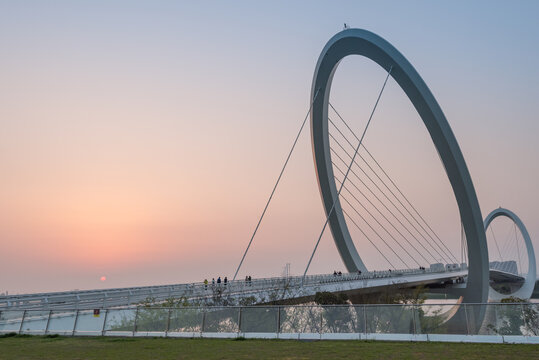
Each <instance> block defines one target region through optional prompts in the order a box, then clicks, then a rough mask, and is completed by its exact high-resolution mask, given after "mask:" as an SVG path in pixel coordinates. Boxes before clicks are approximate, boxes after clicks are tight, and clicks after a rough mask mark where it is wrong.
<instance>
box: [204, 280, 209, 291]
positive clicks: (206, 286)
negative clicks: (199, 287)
mask: <svg viewBox="0 0 539 360" xmlns="http://www.w3.org/2000/svg"><path fill="white" fill-rule="evenodd" d="M204 290H208V279H204Z"/></svg>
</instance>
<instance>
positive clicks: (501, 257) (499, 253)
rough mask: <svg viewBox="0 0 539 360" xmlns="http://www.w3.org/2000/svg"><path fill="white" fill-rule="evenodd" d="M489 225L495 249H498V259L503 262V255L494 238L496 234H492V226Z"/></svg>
mask: <svg viewBox="0 0 539 360" xmlns="http://www.w3.org/2000/svg"><path fill="white" fill-rule="evenodd" d="M489 227H490V233H491V234H492V237H493V238H494V244H496V249H497V250H498V255H500V260H501V261H502V262H503V256H502V253H501V252H500V248H499V247H498V241H497V240H496V235H494V230H492V226H489Z"/></svg>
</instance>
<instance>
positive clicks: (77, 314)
mask: <svg viewBox="0 0 539 360" xmlns="http://www.w3.org/2000/svg"><path fill="white" fill-rule="evenodd" d="M77 320H79V310H77V312H76V313H75V321H74V322H73V331H72V332H71V336H75V329H77Z"/></svg>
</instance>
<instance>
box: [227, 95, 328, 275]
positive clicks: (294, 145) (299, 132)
mask: <svg viewBox="0 0 539 360" xmlns="http://www.w3.org/2000/svg"><path fill="white" fill-rule="evenodd" d="M319 92H320V89H318V90H316V93H315V95H314V98H313V101H312V102H311V104H310V105H309V110H308V111H307V115H305V119H303V122H302V123H301V127H300V128H299V131H298V134H297V135H296V138H295V139H294V143H293V144H292V148H291V149H290V152H289V153H288V156H287V157H286V161H285V162H284V165H283V168H282V169H281V173H280V174H279V177H278V178H277V181H276V182H275V186H273V190H272V191H271V194H270V196H269V199H268V201H267V202H266V206H265V207H264V211H262V215H261V216H260V219H258V223H257V224H256V227H255V230H254V232H253V235H252V236H251V240H249V244H248V245H247V248H246V249H245V252H244V253H243V256H242V258H241V261H240V264H239V265H238V268H237V269H236V273H235V274H234V278H233V279H232V280H236V276H237V275H238V272H239V271H240V268H241V265H242V264H243V260H245V256H246V255H247V252H248V251H249V248H250V247H251V244H252V242H253V239H254V238H255V235H256V232H257V231H258V228H259V227H260V223H261V222H262V219H263V218H264V215H265V214H266V210H268V206H269V204H270V202H271V199H272V198H273V194H275V190H276V189H277V186H278V185H279V182H280V181H281V177H282V176H283V173H284V170H285V169H286V165H288V160H290V156H292V152H293V151H294V148H295V147H296V144H297V142H298V139H299V136H300V135H301V132H302V131H303V128H304V127H305V123H306V122H307V119H308V118H309V114H310V113H311V111H312V108H313V104H314V101H315V100H316V98H317V97H318V93H319Z"/></svg>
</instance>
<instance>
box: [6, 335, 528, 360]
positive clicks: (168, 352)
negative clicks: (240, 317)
mask: <svg viewBox="0 0 539 360" xmlns="http://www.w3.org/2000/svg"><path fill="white" fill-rule="evenodd" d="M335 358H356V359H436V360H440V359H451V360H455V359H463V358H465V359H539V345H507V344H459V343H455V344H453V343H417V342H416V343H412V342H386V341H384V342H382V341H378V342H374V341H309V342H305V341H296V340H243V341H238V340H231V339H170V338H169V339H162V338H110V337H61V336H59V337H43V336H13V337H3V338H0V359H335Z"/></svg>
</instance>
